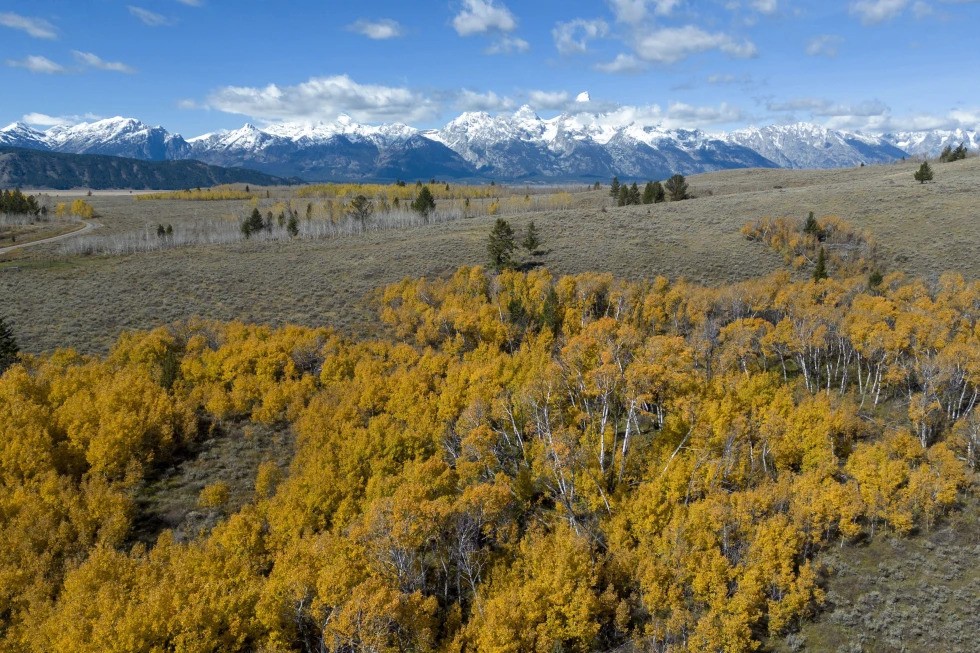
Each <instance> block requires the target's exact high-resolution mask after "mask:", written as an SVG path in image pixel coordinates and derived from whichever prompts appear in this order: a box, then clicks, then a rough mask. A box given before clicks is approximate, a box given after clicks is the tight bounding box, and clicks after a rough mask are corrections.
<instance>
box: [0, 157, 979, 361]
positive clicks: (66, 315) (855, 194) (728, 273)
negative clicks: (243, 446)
mask: <svg viewBox="0 0 980 653" xmlns="http://www.w3.org/2000/svg"><path fill="white" fill-rule="evenodd" d="M915 167H916V166H915V165H914V164H912V163H911V162H910V163H904V164H903V163H899V164H894V165H888V166H867V167H864V168H858V169H851V170H827V171H794V170H778V169H777V170H732V171H724V172H717V173H711V174H706V175H699V176H695V177H691V178H690V183H691V188H692V192H693V193H694V194H695V195H696V196H697V197H696V198H695V199H692V200H688V201H684V202H674V203H665V204H656V205H649V206H631V207H622V208H617V207H615V206H614V205H613V204H614V203H613V202H612V199H611V198H610V197H609V194H608V192H607V190H606V189H605V188H604V189H602V190H599V191H593V190H589V191H585V190H583V189H581V188H580V189H578V190H575V191H574V192H573V193H572V194H571V197H572V198H573V203H572V204H571V206H570V208H569V209H567V210H540V211H535V212H533V213H521V212H520V209H519V208H517V209H514V213H513V215H508V216H507V218H508V220H510V221H511V222H512V223H513V224H514V226H515V228H518V230H520V229H523V228H524V226H525V225H526V224H527V222H529V221H530V220H533V221H534V222H535V224H536V225H537V227H538V228H539V230H540V231H541V233H542V236H543V239H544V246H543V249H544V250H545V251H546V252H547V253H546V254H545V255H544V256H542V257H541V258H540V260H539V262H540V263H541V264H542V265H544V266H546V267H548V268H549V269H550V270H552V271H553V272H554V273H557V274H573V273H579V272H585V271H602V272H611V273H613V274H615V275H616V276H618V277H622V278H626V279H643V278H653V277H655V276H657V275H664V276H666V277H668V278H672V279H676V278H680V277H683V278H686V279H689V280H691V281H694V282H697V283H707V284H713V283H724V282H730V281H740V280H745V279H750V278H753V277H757V276H760V275H764V274H767V273H770V272H773V271H775V270H778V269H780V268H781V267H782V260H781V259H780V257H778V256H777V255H776V254H775V253H772V252H770V251H768V250H766V249H765V248H762V247H761V246H759V245H757V244H754V243H750V242H748V241H746V240H745V239H744V238H743V237H742V236H741V235H740V233H739V229H740V228H741V227H742V225H744V224H745V223H746V222H748V221H750V220H756V219H758V218H760V217H765V216H771V217H776V216H796V217H805V216H806V214H807V213H808V212H809V211H813V212H815V213H816V215H818V216H824V215H837V216H840V217H842V218H844V219H845V220H848V221H850V222H852V223H853V224H855V225H856V226H858V227H860V228H862V229H867V230H870V231H871V233H872V234H873V235H874V236H875V238H876V240H877V243H878V247H879V250H880V252H881V254H882V256H883V260H884V262H885V264H886V266H887V269H888V270H899V271H903V272H906V273H908V274H910V275H916V276H922V277H924V278H926V279H935V278H937V277H938V275H940V274H941V273H942V272H945V271H951V272H958V273H960V274H962V275H964V276H966V277H968V278H975V277H976V276H978V275H980V236H978V230H977V229H976V224H977V223H978V221H980V209H978V205H977V203H976V197H977V193H978V192H980V159H977V158H970V159H967V160H966V161H960V162H955V163H950V164H936V165H935V166H934V167H935V171H936V180H935V182H933V183H929V184H924V185H922V184H918V183H917V182H915V181H914V180H913V179H912V172H913V171H914V169H915ZM501 190H502V192H506V193H509V194H513V195H516V196H517V197H518V198H520V197H522V196H523V192H524V191H523V189H521V188H514V189H509V190H506V189H501ZM573 190H574V189H573ZM291 192H292V191H290V190H288V189H282V190H275V191H274V193H275V195H274V196H273V198H272V199H270V200H267V201H266V200H263V204H264V203H266V202H268V203H269V205H270V206H271V204H272V203H274V202H276V201H278V199H277V197H283V198H288V197H290V196H291V195H290V194H291ZM54 199H57V198H54ZM88 199H89V200H90V201H91V203H92V204H93V205H94V206H95V208H96V210H97V213H98V215H99V216H100V217H99V221H100V222H101V223H102V224H104V227H103V228H102V229H100V230H99V232H98V233H99V234H104V235H106V236H111V235H113V234H127V233H133V232H140V233H143V232H147V231H153V230H155V228H156V226H157V225H158V224H160V223H164V224H167V223H170V224H173V225H174V226H175V227H179V226H180V225H182V224H185V223H186V224H191V223H193V222H194V221H196V220H200V219H203V218H205V217H207V216H211V217H212V218H213V219H216V220H221V219H241V217H243V216H244V215H245V214H246V213H247V211H248V210H250V209H247V207H246V204H245V203H244V202H240V201H229V202H182V201H151V202H146V201H142V202H136V201H134V200H133V198H132V197H130V196H127V195H115V194H107V195H100V194H98V193H97V194H95V195H94V196H93V197H91V198H88ZM305 203H306V200H301V201H300V202H299V205H300V206H305ZM262 210H263V211H264V210H265V209H264V208H263V209H262ZM492 224H493V218H492V217H488V216H484V217H476V218H471V219H461V220H454V221H451V222H448V223H445V224H430V225H428V226H423V227H418V228H410V229H396V230H393V231H383V232H377V233H366V234H363V235H354V236H345V237H339V238H332V239H327V240H306V239H299V240H295V241H272V242H259V241H246V242H241V243H237V244H230V245H220V246H219V245H215V246H197V247H181V248H175V249H168V250H163V251H153V252H146V253H140V254H129V255H124V256H109V257H101V256H94V257H87V256H73V255H68V254H63V253H62V247H61V246H59V245H50V246H38V247H35V248H32V249H31V250H29V251H23V252H19V253H15V254H11V255H9V256H7V257H4V258H5V259H6V260H5V261H3V262H0V294H2V295H3V296H5V297H10V298H11V299H10V302H9V304H8V308H7V310H6V311H5V313H6V314H7V317H8V319H9V320H11V321H12V323H13V324H14V325H15V327H16V329H17V332H18V334H20V338H21V341H22V345H23V347H24V348H25V349H26V350H27V351H45V350H50V349H53V348H55V347H59V346H72V347H76V348H79V349H80V350H82V351H90V352H95V351H105V349H106V348H107V347H108V345H109V343H111V342H113V341H114V340H115V338H116V337H117V335H118V334H119V333H120V331H122V330H124V329H135V328H149V327H152V326H154V325H157V324H160V323H164V322H172V321H175V320H180V319H186V318H188V317H191V316H201V317H206V318H210V319H221V320H229V319H243V320H248V321H255V322H262V323H270V324H284V323H298V324H324V323H330V324H334V325H336V326H340V327H343V328H345V329H347V330H351V331H352V330H354V329H358V328H361V327H363V326H365V325H369V324H372V323H373V320H372V319H370V318H371V316H372V315H373V309H372V308H370V307H369V306H368V302H367V298H368V297H369V295H370V293H371V292H372V291H373V290H374V289H375V288H377V287H379V286H381V285H384V284H387V283H392V282H394V281H397V280H398V279H401V278H403V277H405V276H434V275H435V276H438V275H440V274H446V273H449V272H450V271H452V270H455V269H456V268H457V267H459V266H461V265H480V264H484V263H485V262H486V238H487V234H488V233H489V230H490V228H491V226H492ZM107 297H108V298H111V302H112V305H113V310H111V311H105V310H103V309H104V305H105V301H106V298H107Z"/></svg>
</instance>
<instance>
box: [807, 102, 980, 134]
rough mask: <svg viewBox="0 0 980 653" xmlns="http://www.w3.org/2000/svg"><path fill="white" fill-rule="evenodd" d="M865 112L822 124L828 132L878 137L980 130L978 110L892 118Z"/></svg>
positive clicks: (886, 115) (830, 118)
mask: <svg viewBox="0 0 980 653" xmlns="http://www.w3.org/2000/svg"><path fill="white" fill-rule="evenodd" d="M867 113H868V112H867V111H858V112H856V113H854V114H849V113H841V114H840V115H833V116H828V117H826V119H825V120H824V121H823V124H824V126H826V127H828V128H830V129H847V130H854V131H862V132H869V133H877V134H884V133H888V132H900V131H931V130H935V129H949V130H953V129H965V130H977V129H980V107H976V108H973V109H956V110H953V111H949V112H947V113H945V114H931V113H913V114H908V115H903V116H895V115H893V114H892V113H891V112H890V111H884V112H881V113H871V114H870V115H865V114H867Z"/></svg>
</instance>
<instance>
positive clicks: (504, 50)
mask: <svg viewBox="0 0 980 653" xmlns="http://www.w3.org/2000/svg"><path fill="white" fill-rule="evenodd" d="M530 49H531V44H530V43H528V42H527V41H525V40H524V39H519V38H517V37H515V36H501V37H500V38H498V39H497V40H496V41H494V42H493V43H491V44H490V47H488V48H487V49H486V50H484V52H485V53H487V54H514V53H517V52H527V51H528V50H530Z"/></svg>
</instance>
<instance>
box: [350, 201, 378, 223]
mask: <svg viewBox="0 0 980 653" xmlns="http://www.w3.org/2000/svg"><path fill="white" fill-rule="evenodd" d="M372 213H374V205H373V204H372V203H371V200H369V199H368V198H367V197H365V196H364V195H358V196H357V197H355V198H354V199H352V200H351V201H350V205H349V206H348V207H347V215H349V216H350V217H352V218H354V219H355V220H357V222H358V223H360V225H361V227H362V228H363V227H364V224H365V223H366V222H367V219H368V218H370V217H371V214H372Z"/></svg>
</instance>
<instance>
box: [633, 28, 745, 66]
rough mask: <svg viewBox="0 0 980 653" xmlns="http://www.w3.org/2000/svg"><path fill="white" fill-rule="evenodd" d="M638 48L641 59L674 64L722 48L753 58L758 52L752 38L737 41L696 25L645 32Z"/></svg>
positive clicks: (739, 55)
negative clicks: (691, 56) (706, 30)
mask: <svg viewBox="0 0 980 653" xmlns="http://www.w3.org/2000/svg"><path fill="white" fill-rule="evenodd" d="M635 49H636V54H637V55H638V56H639V57H640V58H641V59H643V60H645V61H652V62H657V63H674V62H676V61H680V60H681V59H684V58H686V57H688V56H690V55H693V54H698V53H701V52H707V51H709V50H720V51H722V52H724V53H726V54H728V55H731V56H733V57H738V58H748V57H754V56H755V55H756V53H757V50H756V47H755V44H753V43H752V42H751V41H741V42H738V41H736V40H735V39H733V38H732V37H731V36H729V35H728V34H723V33H720V32H716V33H711V32H705V31H704V30H702V29H700V28H698V27H695V26H693V25H686V26H684V27H666V28H663V29H660V30H656V31H654V32H651V33H649V34H646V35H643V36H641V37H640V38H639V40H638V41H637V43H636V48H635Z"/></svg>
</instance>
